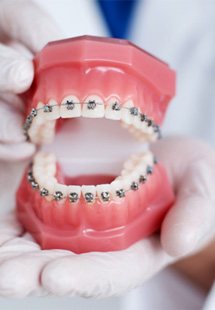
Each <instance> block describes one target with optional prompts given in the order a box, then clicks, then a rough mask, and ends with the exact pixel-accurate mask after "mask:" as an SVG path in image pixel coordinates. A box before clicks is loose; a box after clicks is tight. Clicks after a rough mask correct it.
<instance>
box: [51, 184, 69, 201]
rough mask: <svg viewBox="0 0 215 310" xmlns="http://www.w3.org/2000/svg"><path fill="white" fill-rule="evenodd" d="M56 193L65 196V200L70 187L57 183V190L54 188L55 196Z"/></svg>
mask: <svg viewBox="0 0 215 310" xmlns="http://www.w3.org/2000/svg"><path fill="white" fill-rule="evenodd" d="M56 192H61V193H62V194H63V198H65V197H66V196H67V194H68V186H67V185H64V184H59V183H56V184H55V188H54V194H55V193H56Z"/></svg>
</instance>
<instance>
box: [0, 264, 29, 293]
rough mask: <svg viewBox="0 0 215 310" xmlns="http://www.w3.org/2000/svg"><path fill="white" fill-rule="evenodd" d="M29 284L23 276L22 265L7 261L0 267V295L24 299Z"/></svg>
mask: <svg viewBox="0 0 215 310" xmlns="http://www.w3.org/2000/svg"><path fill="white" fill-rule="evenodd" d="M28 286H29V283H28V281H27V278H26V277H24V276H23V265H22V264H20V263H19V262H16V261H14V260H9V261H6V262H4V263H2V264H1V265H0V295H1V296H4V297H11V296H12V297H19V298H21V297H25V296H26V292H27V291H28Z"/></svg>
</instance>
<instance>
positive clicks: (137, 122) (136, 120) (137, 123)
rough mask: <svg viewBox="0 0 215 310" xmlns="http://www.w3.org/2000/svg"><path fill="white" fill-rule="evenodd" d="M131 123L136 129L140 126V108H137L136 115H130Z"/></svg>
mask: <svg viewBox="0 0 215 310" xmlns="http://www.w3.org/2000/svg"><path fill="white" fill-rule="evenodd" d="M132 123H133V125H134V127H135V128H136V129H140V128H141V125H142V124H141V120H140V110H139V109H138V115H136V116H133V117H132Z"/></svg>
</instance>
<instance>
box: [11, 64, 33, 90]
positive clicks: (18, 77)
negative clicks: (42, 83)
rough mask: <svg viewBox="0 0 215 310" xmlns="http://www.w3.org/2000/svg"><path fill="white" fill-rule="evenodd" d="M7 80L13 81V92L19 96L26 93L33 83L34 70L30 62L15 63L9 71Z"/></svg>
mask: <svg viewBox="0 0 215 310" xmlns="http://www.w3.org/2000/svg"><path fill="white" fill-rule="evenodd" d="M9 75H10V77H9V80H11V81H13V90H14V92H15V93H17V94H19V93H22V92H24V91H26V90H27V89H28V88H29V87H30V86H31V83H32V81H33V77H34V68H33V63H32V61H31V60H28V59H22V60H19V61H16V63H15V64H14V65H13V66H11V68H10V71H9Z"/></svg>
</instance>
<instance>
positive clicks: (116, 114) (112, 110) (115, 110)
mask: <svg viewBox="0 0 215 310" xmlns="http://www.w3.org/2000/svg"><path fill="white" fill-rule="evenodd" d="M121 116H122V111H121V106H120V103H119V101H118V100H117V99H116V98H111V99H110V100H108V103H107V107H106V109H105V118H107V119H113V120H120V119H121Z"/></svg>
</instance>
